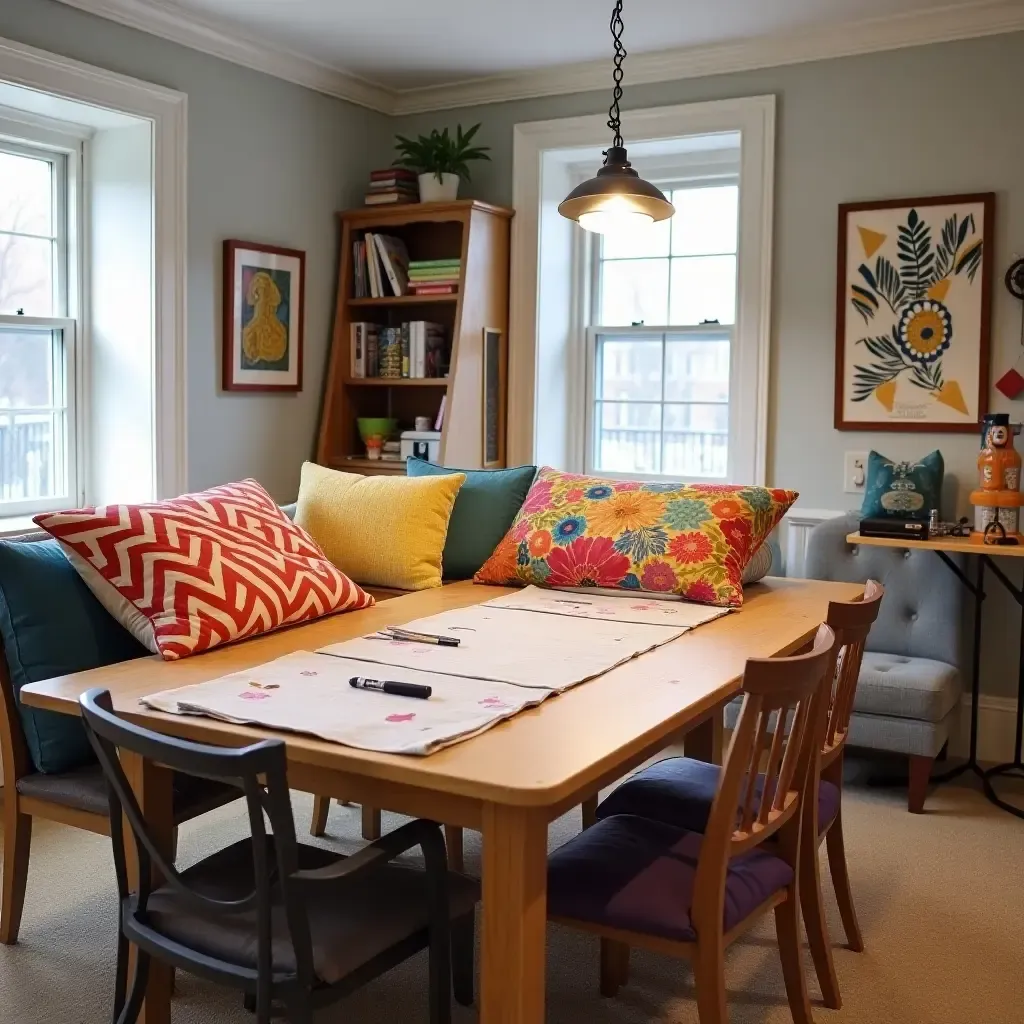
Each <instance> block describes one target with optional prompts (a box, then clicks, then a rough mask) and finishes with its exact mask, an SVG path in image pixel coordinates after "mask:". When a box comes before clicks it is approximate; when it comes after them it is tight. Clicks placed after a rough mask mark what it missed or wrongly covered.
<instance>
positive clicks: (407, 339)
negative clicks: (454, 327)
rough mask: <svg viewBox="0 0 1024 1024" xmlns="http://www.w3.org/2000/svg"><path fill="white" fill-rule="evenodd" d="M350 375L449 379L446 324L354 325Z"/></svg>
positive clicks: (418, 321) (350, 347) (350, 350)
mask: <svg viewBox="0 0 1024 1024" xmlns="http://www.w3.org/2000/svg"><path fill="white" fill-rule="evenodd" d="M351 332H352V335H351V339H350V345H349V353H350V357H351V358H350V361H349V375H350V376H351V377H353V378H358V377H387V378H390V379H401V378H419V379H422V378H426V377H447V376H448V362H449V353H448V344H447V340H446V331H445V328H444V325H443V324H435V323H429V322H427V321H426V320H411V321H409V322H408V323H404V324H401V325H399V326H398V327H382V326H381V325H380V324H372V323H353V324H351Z"/></svg>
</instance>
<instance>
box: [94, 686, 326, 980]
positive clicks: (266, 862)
mask: <svg viewBox="0 0 1024 1024" xmlns="http://www.w3.org/2000/svg"><path fill="white" fill-rule="evenodd" d="M79 703H80V705H81V709H82V718H83V721H84V724H85V730H86V735H87V736H88V738H89V742H90V743H91V744H92V747H93V749H94V750H95V751H96V756H97V758H98V759H99V762H100V765H101V766H102V768H103V774H104V777H105V778H106V782H107V790H108V794H109V800H110V821H111V829H110V833H111V839H112V841H113V849H114V867H115V871H116V875H117V888H118V893H119V895H120V897H121V899H122V900H123V899H125V897H126V896H127V895H128V893H129V884H128V873H127V864H126V861H125V849H124V836H123V828H122V814H123V816H124V818H125V819H127V821H128V824H129V826H130V828H131V831H132V835H133V838H134V841H135V847H136V850H137V854H138V866H139V887H138V915H139V917H140V918H141V919H143V920H144V919H145V914H146V905H147V901H148V899H149V896H150V895H151V891H152V877H153V869H154V868H155V869H156V871H157V872H158V873H159V875H160V876H161V877H162V878H163V880H164V882H165V884H167V885H170V886H172V887H173V888H174V889H175V890H176V892H177V894H178V896H179V897H181V898H182V899H183V900H184V903H185V905H186V906H188V907H189V908H190V909H192V910H193V911H194V912H196V913H200V914H206V915H210V914H244V913H247V912H250V911H254V912H255V918H256V927H257V940H258V946H257V962H258V967H259V973H260V976H261V977H270V968H271V908H272V903H271V888H272V883H273V882H275V881H276V883H277V884H278V885H280V886H281V888H282V890H283V895H284V906H285V912H286V917H287V922H288V926H289V930H290V932H291V940H292V944H293V946H294V949H295V960H296V964H297V965H298V971H297V973H298V976H299V981H300V983H302V984H307V985H308V984H310V983H311V982H312V945H311V940H310V933H309V922H308V919H307V917H306V914H305V912H304V911H303V910H302V909H301V905H300V903H299V900H298V899H297V896H296V894H295V893H294V892H293V887H292V884H291V881H290V880H291V879H292V876H293V875H294V874H295V873H296V871H297V870H298V851H297V844H296V838H295V821H294V819H293V817H292V806H291V797H290V794H289V792H288V779H287V762H286V759H285V745H284V743H283V742H282V741H281V740H264V741H263V742H261V743H254V744H252V745H251V746H248V747H242V748H240V749H230V748H223V747H213V746H208V745H206V744H201V743H191V742H189V741H187V740H181V739H176V738H174V737H170V736H162V735H160V734H159V733H155V732H151V731H150V730H148V729H143V728H141V727H140V726H137V725H133V724H131V723H130V722H126V721H124V720H123V719H121V718H118V717H117V716H116V715H115V714H114V713H113V704H112V701H111V699H110V694H109V692H108V691H106V690H98V689H94V690H89V691H88V692H87V693H84V694H82V696H81V698H80V699H79ZM119 749H120V750H129V751H131V752H133V753H135V754H138V755H140V756H141V757H143V758H144V759H146V760H147V761H152V762H155V763H157V764H160V765H164V766H166V767H167V768H170V769H172V770H174V771H177V772H182V773H184V774H187V775H193V776H198V777H200V778H205V779H210V780H214V781H217V782H225V783H229V784H232V785H235V786H237V787H238V788H239V789H240V790H241V791H242V792H243V793H244V794H245V799H246V804H247V807H248V811H249V827H250V830H251V834H252V850H253V869H254V878H255V887H254V889H253V891H252V892H251V893H249V894H247V895H246V896H245V897H243V898H242V899H238V900H231V901H225V900H217V899H213V898H211V897H209V896H206V895H204V894H202V893H199V892H197V891H196V890H194V889H192V888H190V887H189V885H188V884H187V883H186V881H185V880H184V879H183V878H182V876H181V874H180V873H179V872H178V871H177V869H176V868H175V866H174V864H173V863H172V862H171V861H170V860H168V858H167V857H166V856H165V855H164V852H163V850H162V849H161V848H160V844H159V843H158V842H157V841H156V840H155V839H154V837H153V834H152V832H151V830H150V826H149V823H148V822H147V821H146V819H145V815H144V814H143V812H142V810H141V808H140V807H139V804H138V802H137V800H136V799H135V794H134V792H133V791H132V788H131V786H130V784H129V782H128V779H127V777H126V776H125V774H124V771H123V769H122V767H121V763H120V761H119V759H118V750H119ZM264 812H265V813H266V816H267V819H269V822H270V827H271V833H272V836H273V851H274V860H273V861H272V860H271V858H269V857H268V846H269V844H268V839H267V831H266V825H265V822H264ZM274 861H276V863H275V862H274ZM202 959H205V960H207V961H209V960H210V958H209V957H206V958H202ZM233 967H237V965H233V964H224V965H223V969H224V970H226V971H230V970H231V969H232V968H233Z"/></svg>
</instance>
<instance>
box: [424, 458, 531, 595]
mask: <svg viewBox="0 0 1024 1024" xmlns="http://www.w3.org/2000/svg"><path fill="white" fill-rule="evenodd" d="M405 466H406V473H407V474H408V475H409V476H447V475H448V474H450V473H465V474H466V482H465V483H464V484H463V485H462V488H461V490H460V491H459V493H458V495H457V496H456V498H455V507H454V508H453V509H452V517H451V519H450V520H449V522H448V536H447V538H446V540H445V543H444V553H443V554H442V556H441V570H442V573H443V575H444V578H445V579H446V580H468V579H472V578H473V574H474V573H475V572H476V571H477V570H478V569H479V568H480V566H482V565H483V564H484V562H486V561H487V559H488V558H490V557H491V552H492V551H493V550H494V549H495V548H496V547H497V546H498V544H499V543H501V538H502V537H504V536H505V534H506V533H507V532H508V528H509V527H510V526H511V525H512V520H513V519H515V517H516V514H517V513H518V512H519V510H520V508H522V506H523V502H524V501H525V500H526V494H527V492H528V491H529V490H530V486H531V484H532V483H533V478H534V477H535V476H536V475H537V467H536V466H517V467H516V468H515V469H450V468H448V467H446V466H438V465H437V464H436V463H433V462H426V461H425V460H424V459H409V460H407V461H406V464H405Z"/></svg>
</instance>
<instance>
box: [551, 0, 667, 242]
mask: <svg viewBox="0 0 1024 1024" xmlns="http://www.w3.org/2000/svg"><path fill="white" fill-rule="evenodd" d="M623 27H624V26H623V23H622V0H616V3H615V9H614V10H613V11H612V20H611V31H612V39H613V40H614V41H615V57H614V62H615V70H614V72H613V73H612V79H613V80H614V82H615V88H614V89H613V90H612V105H611V107H609V109H608V127H609V128H611V130H612V131H613V132H614V138H613V139H612V144H611V147H610V148H609V149H607V150H605V152H604V166H603V167H602V168H601V169H600V170H599V171H598V172H597V176H596V177H593V178H589V179H588V180H587V181H585V182H583V184H582V185H578V186H577V187H576V188H574V189H573V190H572V191H571V192H570V193H569V194H568V195H567V196H566V197H565V199H563V200H562V202H561V203H559V205H558V212H559V213H560V214H561V215H562V216H563V217H566V218H568V219H569V220H574V221H576V222H577V223H578V224H579V226H580V227H581V228H584V229H586V230H587V231H595V232H597V233H598V234H602V235H603V234H608V233H610V232H613V231H618V230H629V229H630V228H633V227H635V226H637V225H643V224H652V223H653V222H654V221H657V220H667V219H668V218H669V217H671V216H672V214H674V213H675V212H676V211H675V207H674V206H673V205H672V204H671V203H670V202H669V201H668V200H667V199H666V198H665V195H664V193H663V192H662V191H661V189H659V188H658V187H657V186H656V185H652V184H651V183H650V182H649V181H644V179H643V178H641V177H640V175H639V174H637V173H636V171H634V170H633V168H632V167H631V166H630V163H629V160H628V159H627V157H626V147H625V146H623V144H622V128H621V124H620V120H619V100H621V99H622V62H623V60H624V59H625V57H626V49H625V47H624V46H623V45H622V29H623Z"/></svg>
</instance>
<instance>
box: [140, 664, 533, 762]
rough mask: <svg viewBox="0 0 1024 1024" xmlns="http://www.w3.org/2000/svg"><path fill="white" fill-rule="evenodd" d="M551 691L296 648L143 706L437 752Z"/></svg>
mask: <svg viewBox="0 0 1024 1024" xmlns="http://www.w3.org/2000/svg"><path fill="white" fill-rule="evenodd" d="M375 668H377V669H378V670H377V671H374V669H375ZM352 676H372V677H374V678H379V679H388V680H393V681H397V682H403V683H420V684H422V685H425V686H430V687H431V688H432V690H433V693H432V695H431V696H430V698H429V699H428V700H417V699H415V698H411V697H396V696H393V695H392V694H387V693H378V692H373V691H367V690H357V689H354V688H353V687H351V686H350V685H349V679H350V678H351V677H352ZM254 684H256V685H254ZM268 687H269V688H268ZM551 693H552V691H551V690H545V689H543V688H540V687H534V688H526V687H523V686H512V685H508V684H506V683H501V682H493V681H487V680H481V679H467V678H464V677H461V676H453V675H437V674H435V673H433V672H422V671H418V670H416V669H412V668H402V667H394V666H387V667H385V666H379V667H378V666H372V665H367V664H366V663H365V662H360V661H351V660H349V659H347V658H338V657H331V656H328V655H325V654H314V653H311V652H309V651H296V652H294V653H293V654H288V655H285V656H284V657H283V658H278V659H277V660H276V661H271V662H268V663H267V664H266V665H258V666H257V667H255V668H251V669H246V670H244V671H242V672H234V673H232V674H231V675H227V676H222V677H220V678H219V679H211V680H208V681H207V682H205V683H196V684H195V685H193V686H183V687H180V688H179V689H176V690H164V691H163V692H162V693H155V694H153V695H152V696H149V697H144V698H142V701H141V703H142V704H144V705H146V706H147V707H151V708H154V709H155V710H157V711H165V712H168V713H170V714H175V715H188V714H194V715H205V716H207V717H209V718H217V719H222V720H223V721H226V722H237V723H240V724H245V725H259V726H264V727H265V728H268V729H281V730H285V731H288V732H299V733H307V734H308V735H311V736H319V737H320V738H321V739H325V740H331V741H332V742H334V743H341V744H344V745H345V746H349V747H357V748H359V749H361V750H376V751H380V752H381V753H390V754H430V753H432V752H433V751H435V750H439V749H440V748H441V747H446V746H449V745H451V744H453V743H458V742H459V741H460V740H464V739H468V738H469V737H471V736H476V735H477V734H478V733H481V732H484V731H485V730H487V729H490V728H491V727H492V726H494V725H497V724H498V723H499V722H500V721H502V720H503V719H505V718H510V717H511V716H512V715H515V714H517V713H518V712H520V711H522V710H523V709H524V708H528V707H532V706H534V705H536V704H540V703H541V702H542V701H543V700H545V699H546V698H547V697H549V696H550V695H551Z"/></svg>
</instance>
